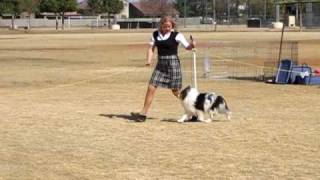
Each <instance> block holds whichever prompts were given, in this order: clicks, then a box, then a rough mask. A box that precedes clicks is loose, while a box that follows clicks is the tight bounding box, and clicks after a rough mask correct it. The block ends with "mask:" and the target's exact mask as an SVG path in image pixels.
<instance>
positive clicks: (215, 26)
mask: <svg viewBox="0 0 320 180" xmlns="http://www.w3.org/2000/svg"><path fill="white" fill-rule="evenodd" d="M212 6H213V7H212V11H213V23H214V31H217V21H216V0H212Z"/></svg>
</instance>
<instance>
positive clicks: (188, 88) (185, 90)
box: [180, 85, 191, 100]
mask: <svg viewBox="0 0 320 180" xmlns="http://www.w3.org/2000/svg"><path fill="white" fill-rule="evenodd" d="M190 89H191V86H190V85H189V86H187V87H185V88H184V89H183V90H182V91H181V92H180V99H182V100H184V99H185V98H186V97H187V95H188V93H189V91H190Z"/></svg>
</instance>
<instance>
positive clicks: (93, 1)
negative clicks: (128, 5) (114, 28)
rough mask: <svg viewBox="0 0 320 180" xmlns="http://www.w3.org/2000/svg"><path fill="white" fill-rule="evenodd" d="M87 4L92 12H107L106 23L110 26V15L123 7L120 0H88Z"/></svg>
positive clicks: (118, 11)
mask: <svg viewBox="0 0 320 180" xmlns="http://www.w3.org/2000/svg"><path fill="white" fill-rule="evenodd" d="M88 6H89V7H90V9H91V11H92V12H93V13H94V14H99V15H100V14H102V13H107V14H108V25H109V26H110V15H111V14H118V13H120V12H121V10H122V9H123V2H122V1H121V0H88Z"/></svg>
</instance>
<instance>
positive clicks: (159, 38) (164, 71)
mask: <svg viewBox="0 0 320 180" xmlns="http://www.w3.org/2000/svg"><path fill="white" fill-rule="evenodd" d="M175 26H176V23H175V22H174V20H173V19H172V18H171V17H169V16H165V17H163V18H161V20H160V27H159V29H158V30H157V31H154V32H153V34H152V37H151V41H150V43H149V44H150V46H149V48H148V51H147V64H146V65H147V66H151V64H152V57H153V53H154V49H155V47H157V50H158V62H157V65H156V67H155V69H154V71H153V73H152V76H151V79H150V81H149V86H148V89H147V93H146V96H145V101H144V106H143V108H142V110H141V112H140V113H134V112H132V113H131V115H132V116H133V117H134V118H135V121H137V122H144V121H145V120H146V118H147V113H148V111H149V109H150V106H151V103H152V100H153V97H154V95H155V92H156V90H157V87H162V88H167V89H171V91H172V93H173V95H174V96H176V97H178V96H179V92H180V89H181V88H182V73H181V66H180V60H179V57H178V46H179V43H181V44H182V45H183V46H184V48H185V49H186V50H192V49H193V48H194V47H195V45H194V44H195V43H194V42H193V40H191V42H190V43H189V42H187V40H186V38H185V37H184V36H183V34H181V33H179V32H177V31H175V30H174V28H175Z"/></svg>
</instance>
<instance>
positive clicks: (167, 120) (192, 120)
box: [161, 117, 227, 123]
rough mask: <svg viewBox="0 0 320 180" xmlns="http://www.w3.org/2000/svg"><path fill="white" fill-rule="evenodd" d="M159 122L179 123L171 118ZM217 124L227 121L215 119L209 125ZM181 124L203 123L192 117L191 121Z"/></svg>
mask: <svg viewBox="0 0 320 180" xmlns="http://www.w3.org/2000/svg"><path fill="white" fill-rule="evenodd" d="M161 121H162V122H171V123H180V122H178V120H177V119H173V118H169V119H162V120H161ZM218 122H227V121H226V120H221V119H215V120H212V122H211V123H218ZM183 123H203V122H201V121H199V120H198V119H197V118H195V117H193V118H192V119H190V120H187V121H185V122H183Z"/></svg>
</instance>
